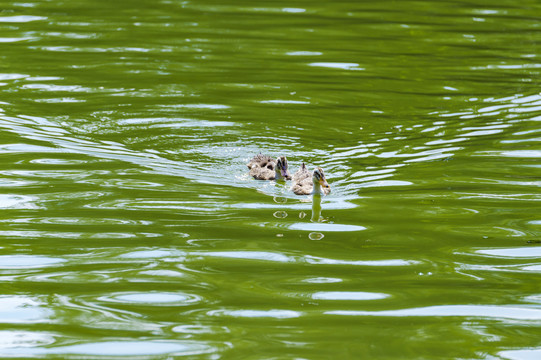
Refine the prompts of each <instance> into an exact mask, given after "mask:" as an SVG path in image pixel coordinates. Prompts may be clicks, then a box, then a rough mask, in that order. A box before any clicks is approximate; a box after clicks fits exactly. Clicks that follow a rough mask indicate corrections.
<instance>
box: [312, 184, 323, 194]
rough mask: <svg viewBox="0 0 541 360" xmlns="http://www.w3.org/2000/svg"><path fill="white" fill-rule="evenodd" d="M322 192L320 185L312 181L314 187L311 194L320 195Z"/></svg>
mask: <svg viewBox="0 0 541 360" xmlns="http://www.w3.org/2000/svg"><path fill="white" fill-rule="evenodd" d="M322 194H323V192H322V191H321V185H319V183H318V182H314V188H313V190H312V195H314V196H321V195H322Z"/></svg>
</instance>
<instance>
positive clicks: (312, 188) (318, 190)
mask: <svg viewBox="0 0 541 360" xmlns="http://www.w3.org/2000/svg"><path fill="white" fill-rule="evenodd" d="M291 191H293V192H294V193H295V194H297V195H321V194H325V195H327V194H329V193H330V192H331V187H330V186H329V184H328V183H327V179H325V173H324V172H323V169H322V168H320V167H319V166H318V167H317V168H315V169H314V171H313V172H310V171H308V169H307V168H306V165H304V163H302V165H301V167H300V168H299V170H297V172H296V173H295V174H294V175H293V186H291Z"/></svg>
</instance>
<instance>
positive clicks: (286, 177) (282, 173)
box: [280, 169, 291, 179]
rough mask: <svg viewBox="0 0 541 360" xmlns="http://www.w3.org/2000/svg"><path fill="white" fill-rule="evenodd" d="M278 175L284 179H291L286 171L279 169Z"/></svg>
mask: <svg viewBox="0 0 541 360" xmlns="http://www.w3.org/2000/svg"><path fill="white" fill-rule="evenodd" d="M280 175H282V177H283V178H284V179H289V178H290V177H291V175H290V174H289V171H288V170H287V169H280Z"/></svg>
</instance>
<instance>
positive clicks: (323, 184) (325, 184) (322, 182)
mask: <svg viewBox="0 0 541 360" xmlns="http://www.w3.org/2000/svg"><path fill="white" fill-rule="evenodd" d="M319 185H321V187H322V188H323V189H325V190H327V191H328V192H331V187H330V185H329V183H328V182H327V180H325V179H324V178H321V179H319Z"/></svg>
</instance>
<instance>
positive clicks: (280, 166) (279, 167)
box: [274, 156, 291, 180]
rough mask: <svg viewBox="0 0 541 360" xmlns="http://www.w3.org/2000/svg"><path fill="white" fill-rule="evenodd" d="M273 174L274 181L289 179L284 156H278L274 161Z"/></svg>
mask: <svg viewBox="0 0 541 360" xmlns="http://www.w3.org/2000/svg"><path fill="white" fill-rule="evenodd" d="M274 172H275V173H276V180H282V179H288V180H289V179H291V175H290V174H289V170H288V165H287V159H286V157H285V156H280V157H278V159H277V160H276V167H275V168H274Z"/></svg>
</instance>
